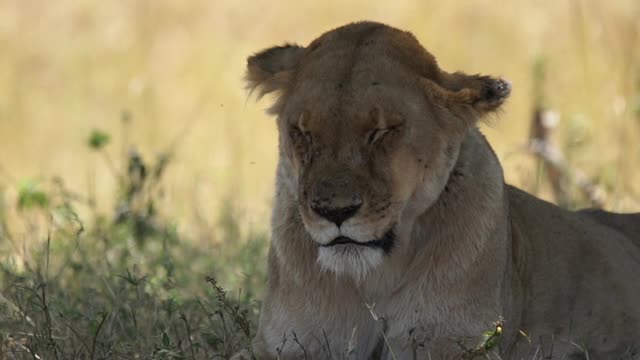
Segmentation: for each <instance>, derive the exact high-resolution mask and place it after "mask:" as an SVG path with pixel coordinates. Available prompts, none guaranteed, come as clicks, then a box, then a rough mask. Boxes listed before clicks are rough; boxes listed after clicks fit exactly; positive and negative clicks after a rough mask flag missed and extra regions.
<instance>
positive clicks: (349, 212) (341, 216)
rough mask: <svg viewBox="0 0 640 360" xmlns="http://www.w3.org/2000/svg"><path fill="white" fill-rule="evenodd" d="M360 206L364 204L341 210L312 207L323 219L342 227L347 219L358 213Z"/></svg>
mask: <svg viewBox="0 0 640 360" xmlns="http://www.w3.org/2000/svg"><path fill="white" fill-rule="evenodd" d="M360 206H362V202H360V203H359V204H355V205H351V206H347V207H340V208H328V207H316V206H313V205H312V206H311V209H312V210H313V211H315V212H316V214H318V215H320V216H322V217H323V218H325V219H327V220H329V221H331V222H332V223H334V224H336V225H337V226H338V227H340V225H342V223H343V222H345V221H346V220H347V219H349V218H350V217H352V216H353V215H355V214H356V213H357V212H358V209H360Z"/></svg>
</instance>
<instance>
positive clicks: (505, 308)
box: [247, 22, 640, 360]
mask: <svg viewBox="0 0 640 360" xmlns="http://www.w3.org/2000/svg"><path fill="white" fill-rule="evenodd" d="M247 81H248V85H249V87H250V88H252V89H257V90H258V91H259V92H260V94H265V93H269V92H274V91H275V92H277V93H278V98H277V100H276V102H275V105H274V106H273V107H272V108H271V109H270V111H271V113H273V114H276V115H277V117H278V120H277V124H278V130H279V144H280V145H279V151H280V159H279V163H278V167H277V185H276V188H277V191H276V196H275V208H274V211H273V220H272V228H273V238H272V241H271V247H270V252H269V265H268V272H269V282H268V289H267V292H266V295H265V298H264V303H263V306H262V313H261V316H260V324H259V329H258V332H257V335H256V337H255V339H254V342H253V349H254V350H253V351H254V352H255V354H256V356H257V357H258V358H260V359H269V358H276V357H277V358H281V359H305V358H307V359H330V358H333V359H344V358H354V359H379V358H383V359H470V358H473V357H475V356H477V355H481V356H483V357H485V358H486V357H490V358H498V357H501V358H502V359H527V360H528V359H533V358H535V359H542V358H545V359H547V358H553V359H564V358H570V359H573V358H588V359H617V358H625V359H630V358H634V359H636V358H638V355H635V354H637V351H638V349H639V347H640V214H634V215H631V214H630V215H622V214H613V213H607V212H602V211H579V212H570V211H567V210H564V209H561V208H558V207H556V206H554V205H552V204H549V203H547V202H544V201H541V200H539V199H537V198H535V197H533V196H531V195H529V194H527V193H524V192H522V191H520V190H518V189H516V188H514V187H512V186H509V185H506V184H505V183H504V180H503V174H502V169H501V166H500V164H499V162H498V159H497V158H496V155H495V154H494V152H493V151H492V149H491V147H490V146H489V144H488V143H487V142H486V141H485V139H484V138H483V136H482V135H481V134H480V132H479V131H478V129H477V128H476V122H477V121H478V119H480V118H482V117H483V116H484V115H486V114H487V113H489V112H492V111H495V110H496V109H498V108H499V107H500V105H501V104H502V103H503V102H504V101H505V99H506V98H507V97H508V96H509V93H510V91H511V86H510V84H509V83H508V82H506V81H504V80H501V79H495V78H492V77H488V76H480V75H466V74H464V73H461V72H455V73H448V72H445V71H443V70H441V69H440V68H439V67H438V64H437V63H436V60H435V58H434V57H433V56H432V55H431V54H430V53H429V52H427V51H426V50H425V49H424V48H423V47H422V46H421V45H420V44H419V43H418V41H417V40H416V39H415V38H414V36H413V35H412V34H410V33H408V32H404V31H400V30H398V29H394V28H392V27H389V26H386V25H383V24H379V23H373V22H358V23H353V24H349V25H346V26H343V27H340V28H337V29H335V30H332V31H329V32H327V33H325V34H324V35H322V36H321V37H319V38H318V39H316V40H314V41H313V42H312V43H311V44H310V45H309V46H307V47H301V46H297V45H285V46H278V47H273V48H270V49H266V50H264V51H262V52H259V53H257V54H256V55H254V56H251V57H250V58H249V59H248V71H247ZM499 319H503V322H500V324H499V325H494V323H495V322H496V321H502V320H499ZM486 331H491V333H490V335H487V334H486V333H485V332H486ZM483 333H485V335H484V336H485V338H483ZM487 337H490V339H487ZM496 343H497V345H496V346H493V347H492V345H493V344H496ZM549 356H551V357H549Z"/></svg>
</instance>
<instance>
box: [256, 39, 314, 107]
mask: <svg viewBox="0 0 640 360" xmlns="http://www.w3.org/2000/svg"><path fill="white" fill-rule="evenodd" d="M303 53H304V47H302V46H298V45H294V44H286V45H283V46H275V47H272V48H269V49H266V50H262V51H261V52H259V53H257V54H255V55H253V56H250V57H249V58H248V59H247V75H246V77H245V80H246V82H247V88H248V89H249V90H250V91H253V90H255V89H258V96H259V97H261V96H263V95H264V94H267V93H270V92H273V91H278V90H282V89H283V88H285V87H286V86H287V85H288V84H289V82H290V81H291V77H292V74H293V70H295V69H296V67H297V66H298V63H299V62H300V59H301V58H302V54H303Z"/></svg>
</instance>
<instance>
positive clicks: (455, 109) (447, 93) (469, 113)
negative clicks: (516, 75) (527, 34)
mask: <svg viewBox="0 0 640 360" xmlns="http://www.w3.org/2000/svg"><path fill="white" fill-rule="evenodd" d="M424 83H425V85H426V87H427V91H428V92H429V93H430V95H432V96H433V97H434V98H435V99H436V100H437V101H438V102H439V103H441V104H442V105H443V106H444V107H446V108H447V109H448V110H449V111H451V112H452V113H454V114H457V115H460V116H462V117H464V118H467V119H469V117H471V118H472V119H470V120H476V119H478V118H480V117H482V116H483V115H484V114H486V113H488V112H491V111H495V110H497V109H498V108H499V107H500V106H501V105H502V103H504V101H505V100H506V99H507V98H508V97H509V94H511V83H509V82H508V81H506V80H503V79H497V78H492V77H490V76H483V75H467V74H464V73H460V72H456V73H453V74H448V73H444V72H443V73H441V77H440V78H439V79H438V81H437V82H436V81H434V80H431V79H424Z"/></svg>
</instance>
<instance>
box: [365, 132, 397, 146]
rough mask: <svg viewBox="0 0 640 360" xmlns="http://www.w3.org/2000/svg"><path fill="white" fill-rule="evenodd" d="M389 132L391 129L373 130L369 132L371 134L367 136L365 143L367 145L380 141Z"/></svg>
mask: <svg viewBox="0 0 640 360" xmlns="http://www.w3.org/2000/svg"><path fill="white" fill-rule="evenodd" d="M391 130H392V129H390V128H387V129H375V130H373V131H371V133H370V134H369V139H368V140H367V143H368V144H369V145H371V144H373V143H375V142H376V141H378V140H380V139H382V138H383V137H384V136H385V135H386V134H388V133H389V132H390V131H391Z"/></svg>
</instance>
